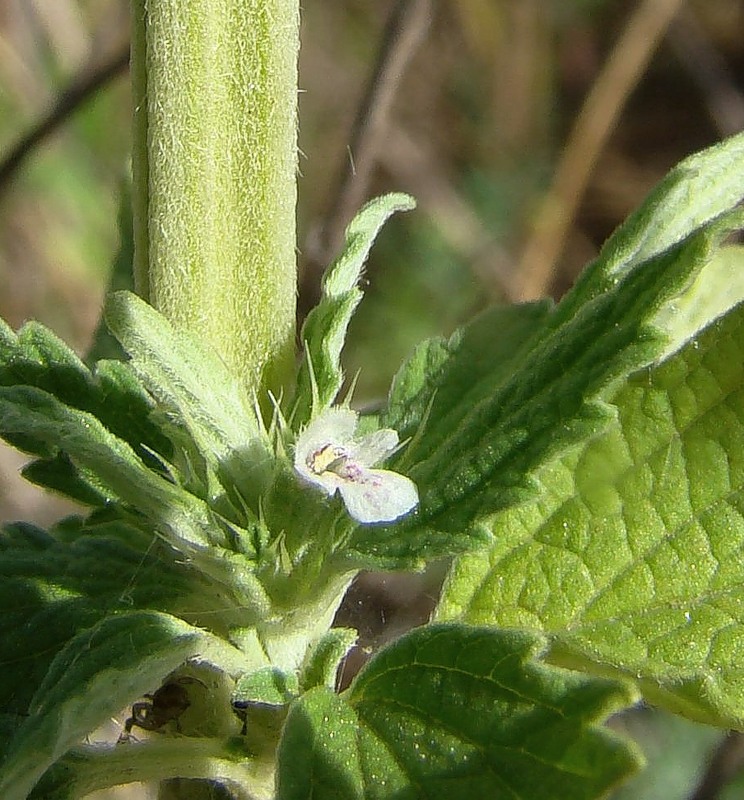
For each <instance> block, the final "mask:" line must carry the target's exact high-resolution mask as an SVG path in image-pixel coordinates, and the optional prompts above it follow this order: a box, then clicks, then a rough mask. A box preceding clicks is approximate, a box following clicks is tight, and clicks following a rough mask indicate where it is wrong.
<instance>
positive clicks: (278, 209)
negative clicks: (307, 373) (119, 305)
mask: <svg viewBox="0 0 744 800" xmlns="http://www.w3.org/2000/svg"><path fill="white" fill-rule="evenodd" d="M133 28H134V31H133V37H132V75H133V84H134V85H133V98H134V146H133V175H134V198H133V206H134V224H135V249H136V254H135V278H136V287H137V291H138V293H139V294H140V295H141V296H142V297H144V298H145V299H147V300H148V301H149V302H150V303H151V304H152V305H153V306H154V307H155V308H157V309H158V310H159V311H160V312H161V313H163V314H164V315H165V316H166V317H168V319H170V321H171V322H172V323H174V324H175V325H176V326H180V327H182V328H185V329H188V330H190V331H191V332H192V333H195V334H196V335H197V336H199V337H200V338H201V339H202V340H203V341H206V342H208V343H209V344H211V345H212V347H214V348H215V349H216V350H217V352H218V353H219V354H220V356H221V357H222V359H223V360H224V361H225V363H226V364H227V365H228V366H229V367H230V368H231V369H233V370H235V371H236V373H237V374H239V375H240V376H241V377H242V379H243V381H244V383H245V385H246V387H247V388H248V389H249V390H250V391H255V392H259V390H260V389H261V388H265V387H269V388H273V389H275V390H276V389H278V387H279V386H280V385H281V384H282V382H283V379H284V378H285V377H286V375H287V374H288V369H289V367H290V365H291V363H292V357H293V349H294V316H295V311H294V308H295V286H296V262H295V198H296V183H295V171H296V100H297V50H298V36H299V34H298V30H299V3H298V0H134V2H133Z"/></svg>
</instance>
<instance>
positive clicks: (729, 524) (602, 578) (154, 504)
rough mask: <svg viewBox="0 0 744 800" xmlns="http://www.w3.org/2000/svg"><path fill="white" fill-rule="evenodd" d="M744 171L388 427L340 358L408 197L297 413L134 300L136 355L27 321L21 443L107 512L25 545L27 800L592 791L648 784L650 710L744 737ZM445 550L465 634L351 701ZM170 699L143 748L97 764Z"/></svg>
mask: <svg viewBox="0 0 744 800" xmlns="http://www.w3.org/2000/svg"><path fill="white" fill-rule="evenodd" d="M742 174H744V137H737V138H734V139H732V140H730V141H728V142H726V143H724V144H722V145H720V146H718V147H716V148H712V149H711V150H708V151H706V152H704V153H701V154H699V155H697V156H694V157H692V158H691V159H688V160H687V161H686V162H683V164H682V165H680V167H678V168H677V169H676V170H674V171H673V172H672V173H671V175H670V176H669V177H668V178H667V179H666V180H665V181H664V182H663V183H662V184H661V185H660V186H659V187H658V188H657V189H656V190H655V192H654V193H653V194H652V195H651V197H650V198H649V199H648V201H647V202H646V204H644V206H643V207H642V208H641V209H640V210H639V211H638V212H637V213H636V214H635V215H634V216H633V217H632V218H631V219H630V220H629V221H628V223H626V225H625V226H623V227H622V228H621V229H620V230H619V231H618V232H617V233H616V234H615V235H614V236H613V237H612V239H611V240H610V241H609V242H608V244H607V245H606V247H605V248H604V250H603V251H602V253H601V254H600V256H599V257H598V259H597V260H596V261H595V262H594V263H593V264H592V265H590V266H589V268H588V269H587V271H586V272H585V274H584V275H583V276H582V278H581V279H580V280H579V282H578V283H577V286H576V287H575V288H574V289H573V290H572V292H571V293H569V294H568V295H567V296H566V298H565V299H564V300H563V301H562V302H561V303H560V304H558V305H557V306H555V307H553V306H552V305H551V304H549V303H534V304H528V305H524V306H516V307H510V308H497V309H492V310H489V311H486V312H485V313H483V314H482V315H481V316H479V317H478V318H477V319H476V320H474V321H473V322H472V323H471V324H470V325H468V326H466V327H465V328H463V329H462V330H460V331H458V332H457V333H455V334H454V335H453V336H452V337H451V338H449V339H448V340H444V339H437V340H433V341H429V342H425V343H424V344H422V345H421V346H420V347H419V348H418V349H417V350H416V352H415V353H414V354H413V355H412V357H411V358H410V360H409V361H408V362H407V364H405V365H404V366H403V368H402V369H401V371H400V372H399V373H398V375H397V376H396V378H395V380H394V382H393V386H392V387H391V390H390V395H389V399H388V403H387V405H386V407H385V408H384V409H383V410H382V411H381V412H380V413H378V414H374V415H366V416H362V417H361V418H360V419H357V413H356V412H354V411H352V410H350V409H349V407H348V404H339V403H340V401H339V393H340V391H341V389H342V388H343V372H342V367H341V350H342V346H343V342H344V337H345V334H346V329H347V326H348V324H349V320H350V318H351V315H352V313H353V311H354V308H355V307H356V305H357V304H358V302H359V300H360V298H361V289H360V286H359V279H360V275H361V270H362V266H363V263H364V260H365V258H366V255H367V252H368V251H369V248H370V246H371V243H372V241H373V239H374V236H375V235H376V233H377V231H378V230H379V228H380V227H381V225H382V224H383V222H384V221H385V220H386V219H387V218H388V217H389V216H390V215H391V214H392V213H393V212H394V211H396V210H402V209H406V208H410V207H412V202H411V201H410V200H409V199H408V198H406V197H405V196H401V195H391V196H388V197H383V198H379V199H378V200H376V201H374V202H373V203H371V204H370V205H368V206H367V207H365V208H364V209H363V210H362V211H361V212H360V214H359V215H358V217H357V218H356V220H355V221H354V222H353V223H352V225H351V226H350V228H349V232H348V235H347V247H346V250H345V251H344V253H342V254H341V256H339V258H338V259H337V260H336V262H335V263H334V265H333V266H332V267H331V268H330V269H329V271H328V273H327V275H326V278H325V280H324V284H323V296H322V299H321V301H320V304H319V306H318V307H317V308H316V309H315V310H314V311H313V312H312V313H311V314H310V316H309V317H308V320H307V322H306V324H305V327H304V328H303V333H302V338H303V342H302V345H303V351H302V354H303V360H302V362H301V364H300V366H299V368H298V373H297V375H296V376H295V378H294V380H293V382H292V385H291V386H290V385H287V386H285V387H284V392H283V393H282V394H281V395H279V396H277V397H273V398H269V397H268V395H261V396H252V395H250V394H249V393H248V390H247V389H246V385H245V381H244V380H243V379H242V376H239V375H235V374H233V372H232V369H231V367H229V366H228V365H226V364H225V363H224V362H223V360H222V359H221V357H220V355H219V354H218V353H216V352H214V351H213V350H212V349H211V348H210V346H209V345H208V344H206V343H204V342H203V341H201V340H197V338H196V337H195V336H193V335H190V334H188V333H186V332H184V331H183V330H182V329H180V328H177V327H174V326H173V325H171V324H170V323H169V322H168V321H166V319H165V318H164V317H163V316H161V315H160V314H159V313H158V312H156V311H155V310H154V309H153V308H151V307H150V306H148V305H147V304H146V303H145V302H144V301H143V300H141V299H139V298H137V297H136V296H134V295H132V294H129V293H126V292H124V293H116V294H114V295H112V296H111V297H110V298H109V300H108V302H107V307H106V319H107V322H108V325H109V327H110V329H111V332H112V333H113V334H114V335H115V336H116V338H117V339H118V341H119V342H120V344H121V346H122V347H123V349H124V351H125V352H126V354H127V360H126V361H100V362H98V364H96V365H95V366H94V367H93V368H91V369H89V368H88V367H86V366H85V365H84V364H83V363H82V362H81V361H80V360H79V359H78V358H77V357H76V356H75V355H74V354H73V353H72V352H71V351H70V350H69V349H68V348H67V347H66V346H65V345H64V344H63V343H62V342H60V341H59V340H57V339H56V338H55V337H54V336H53V335H52V334H51V333H50V332H49V331H47V330H46V329H44V328H43V327H41V326H39V325H37V324H34V323H30V324H29V325H27V326H25V327H24V328H23V329H22V330H21V331H20V332H19V333H18V334H14V333H13V332H12V331H10V330H9V329H7V327H2V328H1V329H0V433H1V434H2V436H3V437H4V438H5V439H6V440H7V441H9V442H11V443H12V444H14V445H15V446H17V447H19V448H20V449H22V450H24V451H25V452H27V453H29V454H30V455H31V456H32V457H33V459H34V460H33V461H32V462H31V464H30V465H29V466H28V467H27V468H26V470H25V474H26V475H27V476H28V477H29V478H30V479H31V480H33V481H35V482H36V483H38V484H40V485H42V486H46V487H49V488H50V489H53V490H54V491H57V492H60V493H63V494H66V495H68V496H69V497H71V498H73V499H75V500H77V501H78V502H80V503H83V504H84V505H86V506H87V507H88V508H89V512H88V513H87V514H86V515H82V516H80V517H74V518H70V519H67V520H63V521H62V522H60V523H59V524H57V525H55V526H53V527H52V528H51V529H50V530H49V531H42V530H40V529H38V528H36V527H34V526H31V525H24V524H21V523H17V524H14V525H8V526H6V527H5V528H4V530H3V534H2V538H1V539H0V574H1V575H2V582H1V583H0V606H2V611H3V613H2V614H1V615H0V633H1V634H2V639H1V640H0V641H1V643H2V649H1V651H2V653H3V655H4V657H3V680H2V682H1V684H0V712H1V715H0V722H2V725H1V726H0V746H1V747H2V754H3V756H2V757H3V762H2V765H1V766H0V774H1V775H2V779H0V794H2V796H3V797H8V798H11V800H15V799H16V798H18V800H22V798H25V797H32V798H67V797H69V798H72V797H79V796H81V795H82V794H84V793H85V792H88V791H92V790H94V789H97V788H102V787H105V786H109V785H111V784H115V783H120V782H122V781H125V780H133V779H148V780H165V779H168V778H173V777H188V778H203V779H208V780H214V781H219V782H221V783H223V784H225V785H226V786H230V787H232V789H233V790H234V791H235V793H236V794H237V795H238V796H251V797H256V798H271V797H274V796H277V797H279V798H282V800H291V798H295V797H307V796H308V793H311V794H312V795H313V797H317V798H332V797H339V798H341V797H343V798H354V797H360V798H362V797H373V798H380V800H383V798H387V797H395V798H417V797H444V796H447V798H452V800H454V798H457V797H463V798H469V797H476V796H477V797H489V796H494V797H497V796H501V795H504V794H508V795H509V796H518V797H520V798H524V799H525V800H530V798H534V800H545V798H552V797H555V798H564V797H572V798H586V799H587V800H590V798H594V797H598V796H600V795H601V794H602V793H603V792H606V791H607V790H608V789H609V787H611V786H612V785H614V784H615V783H617V782H618V781H620V780H622V779H623V778H624V777H626V776H627V775H629V774H631V773H632V772H633V771H634V770H635V769H636V768H637V766H638V764H639V762H640V757H639V756H638V754H637V753H636V752H635V749H634V748H633V746H632V745H630V744H628V743H627V742H624V741H622V740H620V739H619V738H617V737H615V736H614V735H611V734H610V733H608V731H607V730H605V729H603V728H602V727H601V725H602V722H603V721H604V719H605V718H606V717H607V716H608V715H609V714H611V713H614V712H615V711H617V710H620V709H622V708H624V707H627V706H628V705H630V704H631V703H633V702H634V700H635V699H636V697H637V695H638V693H639V692H640V693H642V694H643V695H644V696H645V697H646V698H647V699H648V700H650V701H652V702H654V703H657V704H659V705H662V706H665V707H666V708H668V709H671V710H673V711H676V712H679V713H682V714H685V715H687V716H689V717H692V718H695V719H704V720H706V721H708V722H712V723H714V724H718V725H727V726H728V725H733V726H739V727H741V726H742V725H744V678H743V677H742V670H741V667H740V663H741V653H742V644H741V643H742V642H743V641H744V611H743V609H744V595H742V591H741V587H742V585H744V573H742V569H741V565H740V561H741V559H740V558H739V557H738V555H739V552H740V550H741V547H742V542H743V541H744V519H743V515H744V494H743V492H744V459H743V458H742V455H741V454H742V453H744V366H742V364H743V363H744V359H742V356H741V354H742V352H744V311H743V310H742V306H740V305H739V301H740V300H741V299H742V298H743V297H744V294H743V293H742V289H743V288H744V280H743V279H742V277H741V276H742V275H743V274H744V271H742V269H741V267H742V266H744V264H743V263H742V262H743V261H744V259H743V258H742V251H741V249H740V248H739V247H737V246H735V245H730V244H726V237H727V235H728V234H729V233H730V232H731V231H733V230H735V229H737V228H738V227H739V226H740V225H741V213H740V212H739V211H738V210H737V208H736V207H737V204H738V202H739V200H740V199H741V197H742V196H743V195H744V188H743V187H742V184H741V179H740V177H739V176H740V175H742ZM721 285H724V286H725V287H726V288H727V290H728V295H727V296H726V297H725V299H723V300H722V299H721V292H720V291H715V289H716V287H720V286H721ZM254 385H255V384H254ZM267 408H270V409H272V411H271V413H269V414H267V413H266V409H267ZM357 423H358V424H359V427H358V429H357V428H356V426H357ZM399 441H400V442H401V443H402V446H401V447H400V448H398V447H397V445H398V442H399ZM381 461H384V463H383V464H382V468H381V469H378V468H377V466H376V465H378V462H381ZM373 479H375V480H377V479H379V481H380V484H379V485H380V486H381V487H382V489H380V490H379V492H378V493H377V494H375V492H377V488H379V487H377V488H375V489H374V491H372V494H369V495H366V494H365V495H362V494H360V491H362V490H364V491H366V489H367V488H369V486H368V482H370V481H373ZM375 486H377V484H375ZM365 487H366V488H365ZM339 495H340V496H339ZM418 498H420V502H419V503H418V504H417V503H416V499H418ZM443 557H446V558H448V559H450V560H451V563H452V567H451V570H450V573H449V576H448V578H447V581H446V583H445V587H444V592H443V597H442V600H441V602H440V605H439V607H438V610H437V612H436V613H437V618H438V623H437V624H435V625H432V626H428V627H424V628H421V629H419V630H416V631H414V632H412V633H409V634H407V635H405V636H403V637H401V638H400V639H399V640H398V641H396V642H395V643H393V644H392V645H390V646H389V647H388V648H386V649H384V650H382V651H380V652H379V653H377V654H375V655H374V656H373V657H372V658H371V660H370V662H369V663H368V664H367V666H366V667H365V668H364V670H363V671H362V672H361V673H360V674H359V675H358V676H357V678H356V679H355V680H354V682H353V683H352V685H351V686H350V688H348V689H347V690H345V691H343V692H340V693H339V692H337V691H336V672H337V668H338V665H339V663H340V662H341V661H342V659H343V658H344V656H345V655H346V654H347V652H348V651H349V649H350V648H351V647H352V646H353V644H354V632H353V631H350V630H348V629H331V625H332V622H333V619H334V615H335V613H336V610H337V608H338V605H339V603H340V601H341V598H342V597H343V594H344V592H345V590H346V588H347V587H348V585H349V583H350V582H351V581H352V580H353V578H354V577H355V575H356V574H357V573H358V572H359V571H360V570H361V569H366V568H375V567H383V568H385V569H392V570H401V569H409V568H418V567H421V566H423V565H425V564H426V563H427V562H430V561H432V560H433V559H439V558H443ZM571 670H573V671H571ZM579 673H583V674H579ZM170 683H175V684H176V685H177V686H180V687H182V689H183V693H184V698H185V699H184V702H183V703H182V704H181V706H180V708H179V709H178V711H177V713H175V712H174V714H173V715H172V716H167V715H166V716H164V717H162V718H159V717H158V716H157V713H156V712H153V713H154V714H155V716H154V717H152V718H151V723H150V725H149V727H148V730H141V729H137V728H136V720H135V727H133V731H132V734H133V735H136V736H137V738H141V739H143V740H144V741H142V742H141V743H140V744H138V745H137V746H136V747H135V746H133V745H132V743H131V742H122V743H121V744H118V745H102V744H95V743H90V742H87V743H86V742H85V741H84V739H85V737H86V736H87V735H88V734H89V733H90V732H91V731H92V730H93V729H94V728H95V727H97V726H98V725H99V724H100V723H101V722H103V721H104V720H106V719H107V718H108V717H110V716H112V715H114V714H117V713H118V712H120V711H121V709H122V707H127V706H129V705H131V704H132V703H133V702H136V701H138V700H140V701H141V698H142V696H143V695H145V694H148V693H149V694H153V693H155V692H156V691H157V689H158V688H159V687H160V686H162V685H163V684H166V685H167V684H170ZM152 702H155V701H154V700H153V701H152ZM130 727H131V726H130ZM241 792H242V794H241Z"/></svg>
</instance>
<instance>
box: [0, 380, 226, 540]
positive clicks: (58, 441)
mask: <svg viewBox="0 0 744 800" xmlns="http://www.w3.org/2000/svg"><path fill="white" fill-rule="evenodd" d="M0 426H1V427H2V432H3V435H8V436H10V437H13V436H15V435H17V434H21V435H26V436H29V437H33V438H34V439H36V440H38V441H40V442H42V443H43V444H44V445H46V446H47V447H49V448H50V449H52V450H53V449H56V448H59V449H60V450H62V451H63V452H65V453H66V454H67V455H68V456H69V457H70V458H71V459H72V460H73V461H74V462H76V463H77V464H79V465H80V466H81V467H83V468H84V469H86V470H89V471H90V472H91V473H92V474H94V475H95V476H96V478H97V479H98V481H100V484H101V485H102V486H105V487H106V488H107V489H108V490H109V491H110V492H111V493H113V494H114V495H115V496H116V497H117V498H119V499H120V500H121V501H123V502H124V503H127V504H128V505H130V506H132V507H133V508H136V509H138V510H139V511H141V512H142V513H143V514H145V515H146V516H147V517H149V518H150V519H152V520H153V521H155V522H156V523H157V524H158V527H159V530H160V532H161V533H162V534H163V535H169V536H171V537H172V540H173V544H174V546H179V545H180V546H181V547H182V548H201V547H205V546H208V545H215V546H218V547H224V546H225V545H226V544H227V536H226V533H225V531H224V530H223V529H222V528H221V527H220V526H219V525H218V524H217V521H216V519H215V518H214V517H213V515H212V514H211V512H210V510H209V508H208V507H207V506H206V504H204V503H202V502H201V501H200V500H198V499H197V498H196V497H194V496H193V495H191V494H189V493H188V492H186V491H184V490H183V489H180V488H179V487H178V486H176V485H175V484H173V483H171V482H170V481H168V480H166V479H165V478H163V477H161V476H160V475H158V474H156V473H154V472H153V471H152V470H150V469H148V468H147V467H146V466H145V464H144V463H143V462H142V461H141V460H140V459H139V458H138V457H137V455H136V453H135V452H134V450H132V448H131V447H130V446H129V444H127V443H126V442H125V441H123V440H122V439H119V438H118V437H116V436H114V435H113V434H112V433H110V432H109V431H108V430H107V429H106V428H104V426H103V425H102V424H101V422H99V420H98V419H96V417H94V416H92V415H91V414H88V413H86V412H84V411H78V410H77V409H75V408H69V407H67V406H64V405H62V403H60V402H59V401H58V400H57V399H56V398H55V397H53V396H52V395H50V394H47V393H46V392H44V391H41V390H39V389H34V388H31V387H27V386H14V387H7V388H6V387H0Z"/></svg>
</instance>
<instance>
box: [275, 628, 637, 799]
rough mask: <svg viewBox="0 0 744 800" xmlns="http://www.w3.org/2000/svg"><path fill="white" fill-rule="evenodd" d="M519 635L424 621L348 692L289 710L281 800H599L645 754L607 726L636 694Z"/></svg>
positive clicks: (310, 698) (320, 691)
mask: <svg viewBox="0 0 744 800" xmlns="http://www.w3.org/2000/svg"><path fill="white" fill-rule="evenodd" d="M540 650H541V644H540V642H539V641H538V640H537V639H536V638H534V637H531V636H528V635H524V634H521V633H516V632H504V631H494V630H486V629H477V628H467V627H462V626H442V625H435V626H429V627H426V628H420V629H418V630H416V631H414V632H412V633H410V634H408V635H407V636H404V637H403V638H402V639H400V640H399V641H397V642H396V643H395V644H393V645H391V646H390V647H388V648H386V649H385V650H384V651H382V652H381V653H379V654H378V655H377V656H376V657H375V658H374V659H373V660H372V661H371V662H370V663H369V664H368V665H367V666H366V667H365V669H364V670H363V671H362V672H361V673H360V675H359V676H358V677H357V679H356V681H355V682H354V684H353V685H352V687H351V689H350V690H349V691H348V692H347V693H345V694H344V695H342V696H340V697H339V696H338V695H334V694H333V693H332V692H330V691H329V690H328V689H325V688H317V689H313V690H311V691H310V692H308V693H307V694H306V695H304V696H303V697H301V698H300V699H299V700H298V701H297V702H296V703H295V704H294V705H293V707H292V708H291V710H290V714H289V717H288V719H287V722H286V725H285V729H284V734H283V738H282V741H281V744H280V747H279V767H278V782H277V797H278V800H294V798H305V797H308V796H309V795H310V794H311V795H312V796H313V797H317V798H318V799H319V800H328V799H329V798H339V800H340V799H341V798H344V800H353V798H360V800H361V798H379V799H380V800H383V798H388V797H393V796H394V797H396V798H400V800H407V799H408V798H411V800H414V798H419V797H429V798H450V797H500V796H502V795H503V796H509V797H520V798H524V800H528V799H529V798H534V800H551V798H555V799H556V800H565V798H567V797H570V798H575V799H576V800H581V798H585V799H586V800H589V799H590V798H595V797H597V796H598V795H600V794H602V793H603V792H605V791H607V789H608V788H609V787H610V786H612V785H613V784H614V783H616V782H618V781H620V780H622V779H623V778H625V777H626V776H627V775H629V774H630V773H632V772H633V771H635V769H636V768H637V767H638V763H639V759H638V756H637V754H636V753H635V752H634V751H633V750H632V749H631V748H630V747H629V746H628V745H626V744H623V743H622V742H621V741H620V740H618V739H617V738H615V737H614V736H613V735H612V734H610V733H609V732H607V731H604V730H602V729H601V728H600V727H599V723H601V721H602V720H603V719H604V718H605V717H606V716H607V715H608V714H610V713H612V712H613V711H616V710H618V709H619V708H621V707H623V706H625V705H627V704H628V703H630V702H632V696H631V695H630V694H629V693H628V691H627V689H626V687H624V686H623V685H622V684H618V683H613V682H609V681H605V680H599V679H586V678H582V677H579V676H578V675H576V674H574V673H570V672H566V671H563V670H560V669H556V668H550V667H546V666H544V665H542V664H540V663H538V662H536V661H535V660H534V659H535V658H536V657H538V656H539V654H540Z"/></svg>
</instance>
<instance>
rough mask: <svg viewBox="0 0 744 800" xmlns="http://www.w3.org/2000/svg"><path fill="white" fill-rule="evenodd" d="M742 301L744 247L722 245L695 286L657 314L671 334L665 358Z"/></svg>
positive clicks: (743, 288)
mask: <svg viewBox="0 0 744 800" xmlns="http://www.w3.org/2000/svg"><path fill="white" fill-rule="evenodd" d="M742 300H744V247H742V246H741V245H730V246H728V247H722V248H721V249H720V250H719V251H718V252H716V253H715V254H714V255H713V257H712V258H711V260H710V262H709V263H707V264H706V265H705V266H704V267H703V269H702V271H701V272H700V274H699V275H698V276H697V278H696V279H695V282H694V283H693V285H692V286H691V287H690V288H689V289H688V290H687V291H686V292H685V293H684V294H683V295H682V296H681V297H679V298H678V299H677V300H675V301H674V302H673V303H670V304H669V306H668V307H667V308H665V309H664V311H663V312H662V314H661V315H660V316H658V317H657V319H656V322H657V324H659V325H660V326H661V327H663V328H664V329H665V330H666V331H668V333H669V335H670V338H669V344H668V345H667V347H666V348H665V349H664V353H663V354H662V358H666V357H667V356H669V355H671V354H672V353H674V352H675V351H676V350H678V349H679V348H680V347H681V346H682V345H684V344H685V343H686V342H687V341H689V340H690V339H691V338H692V337H693V336H694V335H695V334H696V333H697V332H698V331H700V330H702V329H703V328H705V327H707V326H708V325H709V324H710V323H711V322H713V320H714V319H717V318H718V317H720V316H722V315H723V314H725V313H726V312H727V311H729V310H730V309H732V308H733V307H734V306H736V305H738V304H739V303H741V302H742Z"/></svg>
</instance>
